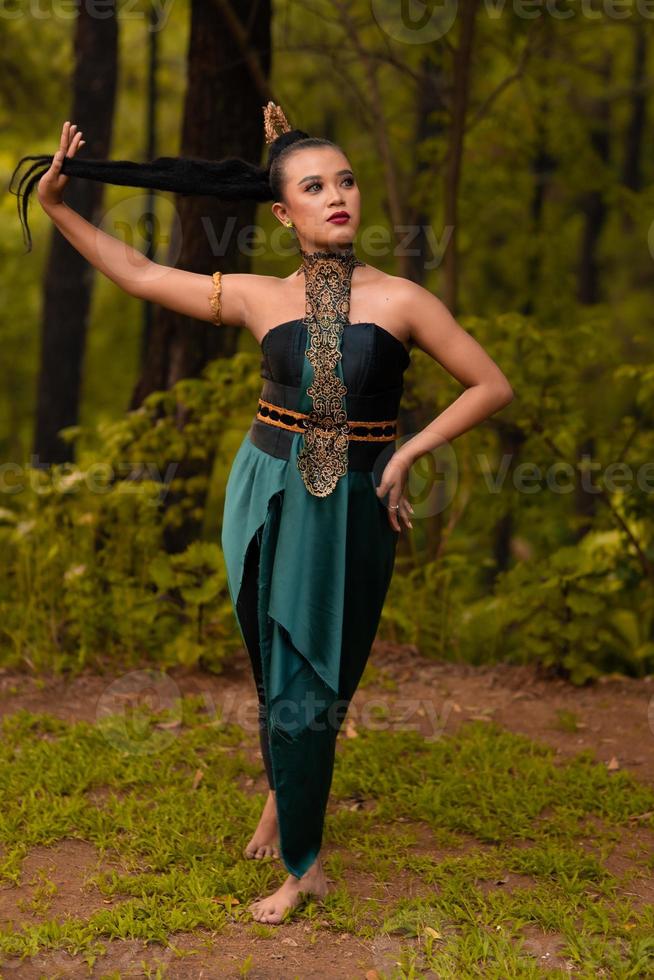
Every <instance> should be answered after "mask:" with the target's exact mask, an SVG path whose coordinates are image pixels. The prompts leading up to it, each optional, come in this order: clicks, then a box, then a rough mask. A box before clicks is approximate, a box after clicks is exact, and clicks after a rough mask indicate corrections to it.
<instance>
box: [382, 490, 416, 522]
mask: <svg viewBox="0 0 654 980" xmlns="http://www.w3.org/2000/svg"><path fill="white" fill-rule="evenodd" d="M386 506H387V508H388V520H389V523H390V525H391V527H392V528H393V530H395V531H401V530H402V527H401V526H400V518H401V519H402V522H403V524H404V526H405V527H409V528H411V529H412V530H413V524H412V523H411V517H410V515H411V514H413V507H412V506H411V504H410V503H409V501H408V500H407V499H406V497H404V496H402V497H399V499H398V495H397V493H393V491H391V496H390V500H389V501H388V504H387V505H386Z"/></svg>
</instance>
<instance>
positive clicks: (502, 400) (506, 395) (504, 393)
mask: <svg viewBox="0 0 654 980" xmlns="http://www.w3.org/2000/svg"><path fill="white" fill-rule="evenodd" d="M514 398H515V395H514V392H513V388H512V387H511V385H510V384H505V385H502V386H501V387H499V388H498V389H497V400H498V402H499V404H498V408H506V406H507V405H510V404H511V402H512V401H513V399H514Z"/></svg>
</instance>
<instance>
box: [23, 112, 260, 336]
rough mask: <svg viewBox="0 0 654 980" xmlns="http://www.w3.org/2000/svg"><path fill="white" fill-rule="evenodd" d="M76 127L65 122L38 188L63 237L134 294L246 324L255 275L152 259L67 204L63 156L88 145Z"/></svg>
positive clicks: (188, 312) (193, 314)
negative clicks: (204, 270) (190, 268)
mask: <svg viewBox="0 0 654 980" xmlns="http://www.w3.org/2000/svg"><path fill="white" fill-rule="evenodd" d="M76 130H77V127H76V126H75V125H74V124H73V125H71V124H70V123H69V122H65V123H64V125H63V128H62V131H61V141H60V144H59V149H58V150H57V152H56V153H55V154H54V158H53V160H52V165H51V167H50V169H49V170H48V172H47V173H45V174H44V175H43V177H42V178H41V180H40V181H39V185H38V189H37V193H38V199H39V203H40V204H41V207H42V208H43V210H44V211H45V213H46V214H47V215H48V217H49V218H50V219H51V220H52V222H53V223H54V224H55V225H56V227H57V228H58V229H59V231H60V232H61V234H62V235H63V236H64V238H66V239H67V240H68V241H69V242H70V244H71V245H72V246H73V248H74V249H76V250H77V251H78V252H79V253H80V255H83V256H84V258H85V259H87V260H88V261H89V262H90V263H91V265H93V266H94V267H95V268H96V269H98V271H99V272H101V273H102V274H103V275H105V276H107V278H108V279H111V281H112V282H115V283H116V285H117V286H119V287H120V288H121V289H122V290H124V292H126V293H129V294H130V296H136V297H138V298H139V299H143V300H149V301H150V302H152V303H158V304H159V305H160V306H164V307H166V308H167V309H169V310H174V311H175V312H176V313H182V314H184V315H185V316H189V317H193V318H194V319H197V320H206V321H208V322H212V323H215V324H217V325H218V324H219V323H223V324H225V325H227V326H236V327H243V326H245V325H246V308H245V297H246V296H247V290H248V280H250V279H251V278H252V277H251V276H248V275H247V274H245V273H229V274H223V273H221V272H215V273H213V275H212V276H208V275H203V274H202V273H199V272H186V271H185V270H183V269H174V268H172V267H171V266H166V265H161V264H160V263H158V262H153V261H152V260H151V259H149V258H148V257H147V256H146V255H143V253H142V252H139V251H138V249H136V248H132V246H131V245H127V244H126V243H125V242H122V241H121V240H120V239H118V238H114V236H113V235H108V234H107V233H106V232H104V231H102V229H100V228H96V226H95V225H93V224H91V222H90V221H87V220H86V219H85V218H83V217H82V216H81V214H78V213H77V211H75V210H74V209H73V208H70V207H69V206H68V205H67V204H65V203H64V201H63V191H64V188H65V186H66V184H67V183H68V180H69V177H68V176H67V175H66V174H62V173H61V164H62V161H63V159H64V156H69V157H72V156H74V155H75V153H76V152H77V150H78V149H79V147H80V146H83V145H84V140H83V139H82V133H81V132H77V131H76Z"/></svg>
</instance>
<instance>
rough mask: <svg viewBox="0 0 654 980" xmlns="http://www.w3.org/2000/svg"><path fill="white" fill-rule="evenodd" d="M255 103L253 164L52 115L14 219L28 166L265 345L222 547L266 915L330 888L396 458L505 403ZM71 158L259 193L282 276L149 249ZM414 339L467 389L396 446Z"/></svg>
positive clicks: (178, 182) (301, 140)
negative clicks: (283, 243) (93, 197)
mask: <svg viewBox="0 0 654 980" xmlns="http://www.w3.org/2000/svg"><path fill="white" fill-rule="evenodd" d="M264 117H265V127H266V142H267V143H268V144H269V145H270V152H269V159H268V166H267V167H266V168H265V169H262V168H258V167H254V166H253V165H251V164H248V163H246V162H245V161H242V160H238V159H230V160H226V161H219V162H210V161H197V160H195V161H192V160H184V159H181V160H180V159H174V158H159V159H158V160H155V161H153V162H152V163H150V164H135V163H131V162H129V161H114V162H112V161H82V160H75V159H74V157H75V154H76V153H77V151H78V150H79V148H80V147H81V146H83V145H84V141H83V139H82V134H81V133H80V132H77V131H76V127H75V126H74V125H70V124H69V123H68V122H66V123H65V124H64V126H63V129H62V133H61V142H60V147H59V150H58V151H57V153H55V154H54V156H53V157H40V158H27V159H32V160H34V159H36V160H37V161H39V162H38V163H37V164H34V165H33V166H32V167H31V169H30V172H29V174H28V175H27V177H24V178H23V180H22V182H21V185H22V187H23V211H22V218H23V219H24V220H25V225H26V224H27V223H26V217H27V197H28V195H29V193H30V191H31V189H32V187H33V186H34V184H35V182H36V181H37V180H38V198H39V201H40V203H41V206H42V207H43V209H44V210H45V211H46V213H47V214H48V215H49V216H50V218H51V219H52V221H53V222H54V224H55V225H56V226H57V228H58V229H59V231H60V232H61V233H62V234H63V235H64V236H65V237H66V238H67V239H68V241H69V242H70V243H71V244H72V245H73V246H74V247H75V248H76V249H77V250H78V251H79V252H80V253H81V254H82V255H84V256H85V257H86V258H87V259H88V260H89V262H91V263H92V264H93V265H94V266H95V267H96V268H98V269H99V270H100V271H101V272H102V273H104V274H105V275H106V276H108V277H109V278H110V279H111V280H112V281H113V282H115V283H116V284H117V285H118V286H120V287H121V288H122V289H124V290H125V291H126V292H128V293H129V294H130V295H132V296H137V297H139V298H141V299H144V300H149V301H151V302H156V303H159V304H160V305H161V306H165V307H168V308H169V309H172V310H175V311H177V312H179V313H183V314H185V315H187V316H190V317H195V318H197V319H199V320H205V321H208V322H212V323H215V324H216V325H217V326H219V325H220V324H227V325H230V326H238V327H243V328H245V329H247V330H249V331H250V332H251V334H252V335H253V336H254V337H255V338H256V340H257V342H258V343H259V344H260V345H261V349H262V355H263V357H262V362H261V364H262V378H263V379H264V386H263V390H262V393H261V397H260V400H259V405H258V410H257V413H256V416H255V417H254V419H253V421H252V424H251V426H250V429H249V430H248V432H247V433H246V435H245V437H244V439H243V441H242V443H241V445H240V447H239V450H238V452H237V454H236V457H235V459H234V462H233V465H232V469H231V471H230V474H229V478H228V482H227V488H226V498H225V510H224V517H223V529H222V545H223V550H224V555H225V562H226V566H227V572H228V583H229V590H230V595H231V599H232V603H233V606H234V610H235V614H236V620H237V623H238V626H239V629H240V631H241V634H242V636H243V640H244V643H245V645H246V648H247V650H248V653H249V655H250V658H251V663H252V668H253V673H254V677H255V682H256V687H257V693H258V698H259V705H260V739H261V751H262V756H263V760H264V763H265V767H266V773H267V776H268V782H269V786H270V790H269V794H268V798H267V801H266V804H265V807H264V810H263V813H262V816H261V819H260V821H259V825H258V827H257V829H256V831H255V833H254V835H253V837H252V839H251V841H250V843H249V844H248V846H247V848H246V850H245V854H246V855H247V856H248V857H252V858H262V857H265V856H269V855H273V856H278V846H279V850H281V857H282V859H283V861H284V864H285V866H286V869H287V870H288V871H289V875H288V877H287V879H286V881H285V882H284V883H283V884H282V886H281V887H280V888H279V889H277V890H276V891H275V892H274V893H273V894H272V895H269V896H268V897H266V898H264V899H262V900H260V901H256V902H254V903H253V904H252V905H251V906H250V909H251V911H252V914H253V916H254V918H255V919H257V920H258V921H260V922H266V923H272V924H276V923H279V922H280V921H281V920H282V918H283V917H284V914H285V912H286V911H287V910H288V909H290V908H292V907H293V906H295V905H296V904H297V903H298V901H299V900H300V897H301V895H303V894H312V895H316V896H319V897H322V896H324V895H325V894H326V893H327V890H328V886H327V880H326V878H325V875H324V872H323V869H322V865H321V860H320V856H319V851H320V846H321V843H322V834H323V825H324V817H325V812H326V807H327V801H328V796H329V790H330V786H331V779H332V773H333V765H334V758H335V744H336V736H337V734H338V730H339V728H340V725H341V724H342V721H343V717H344V715H345V712H346V711H347V706H348V705H349V703H350V701H351V698H352V696H353V694H354V692H355V690H356V688H357V685H358V683H359V680H360V678H361V675H362V673H363V670H364V668H365V664H366V661H367V658H368V655H369V651H370V647H371V645H372V642H373V639H374V636H375V633H376V630H377V626H378V623H379V618H380V615H381V611H382V606H383V603H384V600H385V597H386V593H387V589H388V586H389V584H390V579H391V575H392V570H393V564H394V558H395V548H396V544H397V540H398V535H399V533H400V532H401V529H402V528H403V527H406V528H410V527H411V526H412V525H411V521H410V514H411V512H412V508H411V505H410V504H409V502H408V500H407V499H406V497H405V496H404V487H405V484H406V480H407V476H408V472H409V468H410V466H411V464H412V463H413V461H414V460H416V459H417V458H418V457H420V456H422V455H423V454H425V453H427V452H429V451H431V450H432V449H434V448H435V447H437V446H438V445H440V444H441V443H443V442H446V441H451V440H452V439H454V438H456V436H458V435H460V434H461V433H463V432H465V431H467V430H468V429H470V428H471V427H472V426H474V425H476V424H478V423H479V422H481V421H483V420H484V419H485V418H487V417H488V416H489V415H492V414H493V413H494V412H496V411H497V410H498V409H500V408H502V407H503V406H505V405H507V404H508V403H509V402H510V401H511V400H512V397H513V393H512V391H511V388H510V386H509V383H508V381H507V379H506V377H505V376H504V374H503V373H502V371H501V370H500V369H499V367H498V366H497V365H496V364H495V362H494V361H493V360H492V359H491V358H490V357H489V356H488V354H487V353H486V352H485V351H484V350H483V348H482V347H480V345H479V344H478V343H477V342H476V341H475V340H474V339H473V338H472V337H471V336H470V335H469V334H467V333H466V332H465V331H464V330H463V329H462V328H461V327H460V326H459V325H458V324H457V323H456V321H455V320H454V318H453V317H452V316H451V315H450V313H449V312H448V310H447V309H446V307H445V306H444V305H443V304H442V303H441V302H440V301H439V300H438V299H437V298H436V297H434V296H433V295H432V294H431V293H430V292H428V291H427V290H425V289H423V288H422V287H420V286H418V285H416V284H415V283H413V282H410V281H409V280H406V279H402V278H398V277H395V276H390V275H388V274H386V273H384V272H382V271H381V270H379V269H376V268H374V267H373V266H371V265H368V264H366V263H364V262H363V261H361V260H360V259H359V258H358V257H357V256H356V254H355V252H354V247H353V240H354V237H355V234H356V231H357V228H358V226H359V222H360V208H361V198H360V191H359V188H358V186H357V183H356V179H355V176H354V173H353V171H352V168H351V166H350V164H349V161H348V159H347V157H346V156H345V154H344V153H343V151H342V150H341V149H340V148H339V147H338V146H337V145H335V144H334V143H332V142H331V141H329V140H323V139H318V138H312V137H309V136H308V134H307V133H304V132H303V131H301V130H295V129H294V130H292V129H290V127H289V125H288V123H287V121H286V118H285V116H284V114H283V112H282V111H281V109H280V108H279V107H278V106H275V105H274V104H273V103H268V105H267V106H266V108H265V110H264ZM43 164H45V165H46V167H47V169H45V170H42V172H41V173H37V174H36V176H35V175H34V174H35V170H37V168H38V167H39V165H43ZM73 174H75V175H79V176H83V177H86V178H89V179H96V180H105V181H108V182H111V183H121V184H127V185H129V186H151V187H158V188H164V189H168V190H177V191H179V192H181V193H204V194H207V193H214V194H217V195H219V196H222V197H224V198H225V199H230V200H231V199H237V198H239V197H249V198H251V199H256V200H271V199H272V200H273V201H274V203H273V205H272V213H273V214H274V215H275V217H276V218H277V219H278V220H279V221H280V222H281V223H282V224H283V225H286V226H287V227H291V228H294V229H295V234H296V236H297V241H298V245H299V250H300V257H301V264H300V267H299V268H298V269H297V270H296V271H295V272H293V273H292V274H291V275H290V276H287V277H286V278H277V277H274V276H258V275H247V274H222V273H221V272H220V271H216V272H214V273H213V275H212V276H207V275H200V274H197V273H192V272H185V271H183V270H181V269H174V268H169V267H164V266H162V265H160V264H158V263H154V262H152V261H150V260H148V259H147V258H146V257H145V256H142V255H141V253H138V252H136V251H135V250H134V249H131V248H129V247H128V246H126V245H124V244H123V243H122V242H120V241H118V240H117V239H114V238H112V236H110V235H107V234H106V233H104V232H102V231H100V230H99V229H97V228H95V227H94V226H93V225H92V224H90V223H89V222H87V221H85V220H84V219H83V218H82V217H81V216H80V215H78V214H76V213H75V212H74V211H73V210H71V209H70V208H69V207H67V206H66V204H64V202H63V200H62V192H63V190H64V187H65V185H66V182H67V180H68V177H69V176H70V175H73ZM28 178H29V180H28ZM12 180H13V178H12ZM26 181H27V189H26V190H25V183H26ZM19 213H20V195H19ZM411 345H416V346H418V347H420V349H421V350H423V351H425V352H426V353H427V354H429V355H430V356H432V357H433V358H434V359H435V360H437V361H438V362H439V363H440V364H441V365H443V367H445V368H446V369H447V370H448V371H449V372H450V373H451V374H452V375H453V376H454V377H455V378H456V379H457V380H458V381H460V382H461V384H462V385H464V386H465V388H466V390H465V391H464V392H463V393H462V394H461V395H460V396H459V398H457V399H456V401H455V402H454V403H453V404H452V405H450V406H449V407H448V408H447V409H446V410H445V411H444V412H442V413H441V414H440V415H439V416H438V418H437V419H435V420H434V421H433V422H432V423H430V425H428V426H427V427H426V428H425V429H424V430H423V431H422V432H420V433H418V434H417V435H415V436H413V438H411V439H410V440H408V441H407V442H405V443H404V444H403V445H402V446H401V448H400V449H398V450H396V451H394V440H395V435H396V429H395V421H396V416H397V410H398V407H399V402H400V397H401V393H402V382H403V372H404V370H405V369H406V368H407V366H408V365H409V364H410V356H409V348H410V346H411ZM380 471H382V472H381V480H380V482H379V485H378V486H376V481H375V477H374V472H377V473H379V472H380ZM386 497H387V502H386V504H385V505H384V504H383V499H384V498H386Z"/></svg>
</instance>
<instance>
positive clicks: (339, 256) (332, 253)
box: [298, 244, 365, 273]
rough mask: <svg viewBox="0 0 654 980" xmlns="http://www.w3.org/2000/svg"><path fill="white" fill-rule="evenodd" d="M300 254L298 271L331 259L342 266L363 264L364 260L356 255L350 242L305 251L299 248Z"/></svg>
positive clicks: (329, 261)
mask: <svg viewBox="0 0 654 980" xmlns="http://www.w3.org/2000/svg"><path fill="white" fill-rule="evenodd" d="M300 255H301V257H302V265H301V266H300V268H299V269H298V273H300V272H303V271H304V270H306V269H308V268H311V267H313V266H315V265H316V263H318V262H320V263H321V264H324V263H326V262H327V263H331V262H332V261H334V260H335V261H336V262H337V263H338V262H340V263H341V264H342V266H343V268H346V267H348V266H350V265H352V266H356V265H365V262H361V260H360V259H359V258H358V257H357V256H356V254H355V252H354V246H353V245H352V244H348V245H344V246H343V247H342V248H338V249H336V248H334V249H317V250H315V251H305V249H303V248H300Z"/></svg>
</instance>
